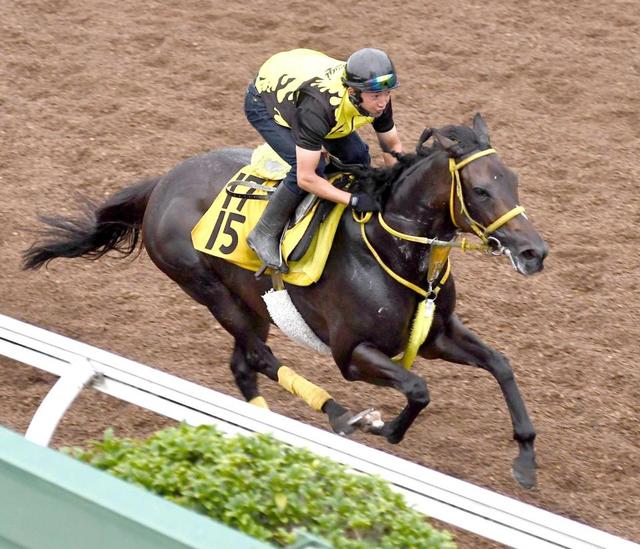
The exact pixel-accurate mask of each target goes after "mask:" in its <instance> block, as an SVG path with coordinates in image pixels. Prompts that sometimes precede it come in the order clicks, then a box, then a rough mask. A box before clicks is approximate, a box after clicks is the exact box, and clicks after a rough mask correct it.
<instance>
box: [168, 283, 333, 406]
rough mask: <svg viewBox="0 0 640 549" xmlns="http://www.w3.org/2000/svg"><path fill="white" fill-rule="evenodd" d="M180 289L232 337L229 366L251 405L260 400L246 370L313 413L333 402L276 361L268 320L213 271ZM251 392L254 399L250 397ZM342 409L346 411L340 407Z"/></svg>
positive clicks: (255, 386)
mask: <svg viewBox="0 0 640 549" xmlns="http://www.w3.org/2000/svg"><path fill="white" fill-rule="evenodd" d="M178 283H179V284H180V282H178ZM180 286H181V287H182V288H183V290H184V291H185V292H187V293H188V294H189V295H190V296H191V297H193V298H194V299H195V300H196V301H197V302H198V303H201V304H203V305H205V306H206V307H207V308H208V309H209V311H211V313H212V314H213V316H214V317H215V318H216V319H217V320H218V322H219V323H220V324H221V325H222V327H223V328H224V329H225V330H227V332H229V333H230V334H231V335H232V336H233V337H234V338H235V340H236V349H237V352H236V349H234V355H233V357H232V364H231V367H232V370H233V372H234V376H235V377H236V381H238V379H239V380H240V384H239V385H238V386H239V388H240V391H241V392H242V394H243V396H244V397H245V398H249V399H250V400H252V401H253V403H254V404H258V405H260V404H261V401H260V400H256V399H259V398H260V397H259V394H258V391H257V381H256V382H255V385H254V384H253V382H252V378H251V373H250V371H251V370H253V371H254V372H259V373H262V374H264V375H266V376H267V377H268V378H270V379H272V380H273V381H276V382H278V383H279V384H280V385H282V386H283V387H284V388H285V389H286V390H287V391H289V392H290V393H292V394H294V395H297V396H300V397H301V398H302V399H303V400H304V401H305V402H306V403H307V404H308V405H309V406H311V407H312V408H313V409H314V410H317V411H324V410H323V408H324V405H325V404H327V403H328V402H329V401H331V402H332V403H333V400H332V397H331V395H329V393H327V392H326V391H325V390H323V389H321V388H320V387H317V386H316V385H314V384H313V383H311V382H310V381H308V380H306V379H305V378H303V377H302V376H300V375H298V374H296V373H295V372H294V371H292V370H291V369H290V368H287V367H286V366H283V365H282V364H281V363H280V362H279V361H278V359H277V358H276V357H275V356H274V355H273V353H272V352H271V349H269V347H268V346H267V345H266V343H265V340H266V337H267V334H268V328H269V324H268V321H267V320H266V319H263V318H262V317H260V316H259V315H258V314H257V313H255V312H254V311H253V310H252V309H250V308H249V307H248V306H247V305H246V304H245V303H244V302H243V301H242V300H241V299H240V298H239V297H236V296H234V295H233V294H232V293H231V292H230V290H229V289H228V288H227V287H226V286H224V285H223V284H222V283H221V282H220V280H219V279H218V278H217V277H216V276H215V274H214V273H213V272H206V273H204V275H203V276H199V277H194V278H193V279H191V280H189V281H188V283H186V282H185V283H184V284H180ZM245 391H246V392H245ZM254 393H255V395H256V396H252V395H253V394H254ZM335 406H337V407H339V405H335ZM340 408H341V407H340ZM343 410H344V411H346V409H344V408H343Z"/></svg>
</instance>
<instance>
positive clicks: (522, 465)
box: [420, 315, 536, 488]
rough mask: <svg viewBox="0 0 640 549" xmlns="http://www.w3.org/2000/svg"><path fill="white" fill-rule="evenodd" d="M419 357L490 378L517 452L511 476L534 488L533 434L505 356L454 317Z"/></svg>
mask: <svg viewBox="0 0 640 549" xmlns="http://www.w3.org/2000/svg"><path fill="white" fill-rule="evenodd" d="M420 355H421V356H422V357H424V358H429V359H433V358H440V359H443V360H447V361H449V362H456V363H458V364H469V365H472V366H478V367H480V368H483V369H485V370H487V371H489V372H490V373H491V375H493V377H494V378H495V379H496V381H497V382H498V383H499V385H500V389H501V390H502V394H503V395H504V398H505V401H506V402H507V406H508V407H509V413H510V415H511V422H512V424H513V436H514V438H515V440H516V441H517V443H518V446H519V449H520V451H519V454H518V457H517V458H515V459H514V460H513V476H514V477H515V479H516V480H517V481H518V482H519V483H520V484H521V485H522V486H524V487H525V488H531V487H533V486H535V483H536V458H535V449H534V440H535V438H536V432H535V429H534V427H533V424H532V423H531V420H530V419H529V414H528V413H527V407H526V406H525V404H524V401H523V400H522V395H521V394H520V389H519V388H518V384H517V383H516V380H515V377H514V375H513V370H512V369H511V366H509V361H508V360H507V359H506V358H505V356H504V355H502V354H501V353H499V352H498V351H496V350H494V349H492V348H491V347H489V346H487V345H485V344H484V343H483V342H482V341H480V339H478V337H477V336H476V335H475V334H473V332H471V331H470V330H469V329H467V328H466V327H465V326H464V325H463V324H462V322H461V321H460V320H459V319H458V318H457V316H456V315H452V316H451V317H450V318H449V319H448V321H447V322H446V324H445V327H444V330H443V331H442V332H441V334H439V335H438V336H437V337H436V339H435V340H434V341H433V342H432V343H429V345H424V346H423V347H422V349H421V350H420Z"/></svg>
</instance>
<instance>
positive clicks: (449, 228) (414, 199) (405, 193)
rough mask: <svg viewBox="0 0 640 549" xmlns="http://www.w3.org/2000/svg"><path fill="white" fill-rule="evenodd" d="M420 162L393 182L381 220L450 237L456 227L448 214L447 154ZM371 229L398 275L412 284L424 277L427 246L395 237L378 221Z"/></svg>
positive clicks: (411, 232) (414, 233) (412, 231)
mask: <svg viewBox="0 0 640 549" xmlns="http://www.w3.org/2000/svg"><path fill="white" fill-rule="evenodd" d="M422 162H423V163H422V164H421V165H420V166H414V169H413V171H412V172H411V173H409V174H407V177H406V178H405V179H404V180H402V181H399V182H398V184H397V185H396V188H395V189H394V191H393V193H392V194H391V197H390V198H389V200H388V201H387V204H386V205H385V209H384V213H383V217H384V220H385V222H386V223H387V224H388V225H390V226H391V227H392V228H393V229H395V230H396V231H400V232H402V233H405V234H409V235H412V236H420V237H427V238H438V239H442V240H449V239H451V238H453V236H454V233H455V231H456V228H455V226H454V225H453V223H452V222H451V219H450V216H449V194H450V189H451V175H450V173H449V163H448V157H447V156H446V154H444V153H436V154H434V155H433V157H430V158H427V159H425V160H423V161H422ZM410 169H411V168H410ZM370 230H371V239H372V240H373V241H374V243H375V244H374V245H375V247H376V248H377V249H378V251H379V253H380V254H381V256H382V257H383V260H384V261H385V263H387V264H388V265H390V266H391V267H392V268H393V269H394V271H395V272H396V273H397V274H399V275H400V276H402V277H404V278H406V279H408V280H410V281H412V282H414V283H420V282H422V281H423V280H424V279H425V278H426V275H427V270H428V266H429V247H427V246H426V245H424V244H419V243H411V242H409V241H406V240H398V239H397V238H396V237H394V236H393V235H391V234H390V233H389V232H387V231H386V230H385V229H384V227H382V226H381V225H380V224H379V223H378V222H375V223H374V224H373V227H372V228H371V229H370Z"/></svg>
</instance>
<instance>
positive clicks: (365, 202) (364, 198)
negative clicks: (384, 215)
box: [349, 193, 380, 212]
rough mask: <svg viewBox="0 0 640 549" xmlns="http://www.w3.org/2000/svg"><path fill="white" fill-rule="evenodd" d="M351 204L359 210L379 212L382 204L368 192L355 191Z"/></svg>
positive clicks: (350, 200)
mask: <svg viewBox="0 0 640 549" xmlns="http://www.w3.org/2000/svg"><path fill="white" fill-rule="evenodd" d="M349 206H351V207H352V208H353V209H354V210H358V211H359V212H379V211H380V206H378V203H377V202H376V201H375V200H374V199H373V198H371V197H370V196H369V195H368V194H367V193H353V194H352V195H351V198H350V199H349Z"/></svg>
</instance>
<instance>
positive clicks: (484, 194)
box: [473, 187, 491, 200]
mask: <svg viewBox="0 0 640 549" xmlns="http://www.w3.org/2000/svg"><path fill="white" fill-rule="evenodd" d="M473 192H474V193H475V194H476V196H478V197H480V198H482V199H484V200H486V199H487V198H491V195H490V194H489V191H487V189H483V188H482V187H474V188H473Z"/></svg>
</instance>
